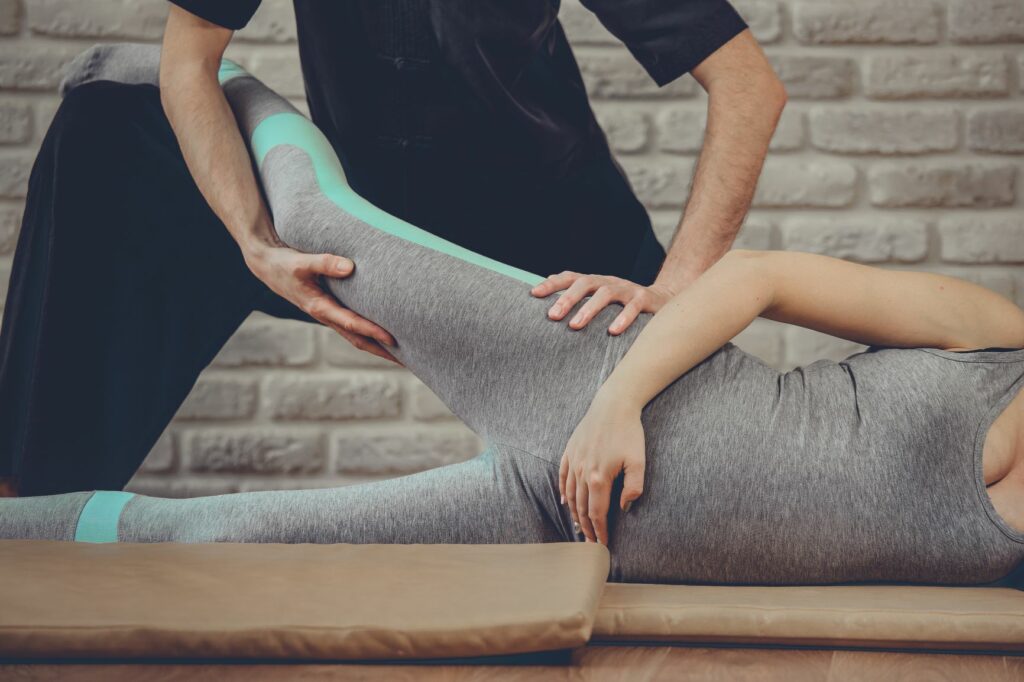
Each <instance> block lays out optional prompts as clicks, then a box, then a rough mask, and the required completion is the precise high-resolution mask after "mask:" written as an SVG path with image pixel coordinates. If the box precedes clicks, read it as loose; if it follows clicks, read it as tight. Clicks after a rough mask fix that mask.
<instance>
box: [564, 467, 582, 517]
mask: <svg viewBox="0 0 1024 682" xmlns="http://www.w3.org/2000/svg"><path fill="white" fill-rule="evenodd" d="M565 505H566V506H567V507H569V516H571V517H572V522H573V524H574V525H575V526H576V528H574V529H573V530H574V531H578V530H579V524H580V519H579V516H577V514H576V476H574V475H573V474H571V473H570V474H569V476H568V477H567V478H566V481H565Z"/></svg>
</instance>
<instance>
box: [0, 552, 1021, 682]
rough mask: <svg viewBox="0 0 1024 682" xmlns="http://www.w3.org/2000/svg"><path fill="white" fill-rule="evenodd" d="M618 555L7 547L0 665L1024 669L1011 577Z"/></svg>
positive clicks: (714, 675) (546, 671)
mask: <svg viewBox="0 0 1024 682" xmlns="http://www.w3.org/2000/svg"><path fill="white" fill-rule="evenodd" d="M608 565H609V555H608V551H607V549H606V548H605V547H604V546H602V545H597V544H591V543H552V544H541V545H279V544H227V543H224V544H195V545H185V544H173V543H158V544H119V543H109V544H107V543H82V542H79V543H75V542H51V541H41V540H8V541H0V679H4V680H6V679H62V680H63V679H97V680H117V679H131V680H137V679H189V680H191V679H218V680H223V679H229V680H230V679H239V680H242V679H245V680H279V679H281V680H285V679H287V680H292V679H360V680H378V679H379V680H396V679H415V680H435V679H436V680H463V679H465V680H470V679H488V680H491V679H496V680H506V679H508V680H522V679H551V680H662V679H665V680H668V679H671V680H679V679H740V678H742V679H759V680H787V681H788V680H804V679H806V680H837V679H865V680H886V679H893V680H896V679H900V680H902V679H907V678H908V677H917V678H919V679H955V680H962V679H983V680H1011V679H1012V680H1017V679H1024V657H1020V655H1021V653H1022V652H1024V592H1021V591H1018V590H1016V589H1012V588H1007V587H931V586H911V585H856V586H816V587H815V586H809V587H757V586H742V587H732V586H728V587H723V586H701V585H644V584H622V583H607V582H606V580H605V578H606V576H607V573H608Z"/></svg>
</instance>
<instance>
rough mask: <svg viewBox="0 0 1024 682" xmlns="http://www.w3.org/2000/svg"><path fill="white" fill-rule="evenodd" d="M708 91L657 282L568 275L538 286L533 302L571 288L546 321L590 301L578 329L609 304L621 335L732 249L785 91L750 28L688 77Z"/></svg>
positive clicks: (614, 330)
mask: <svg viewBox="0 0 1024 682" xmlns="http://www.w3.org/2000/svg"><path fill="white" fill-rule="evenodd" d="M691 73H692V74H693V77H694V78H695V79H696V80H697V81H698V82H699V83H700V84H701V86H702V87H703V88H704V89H705V90H707V92H708V122H707V131H706V134H705V139H704V145H703V148H702V150H701V154H700V157H699V159H698V161H697V167H696V170H695V173H694V178H693V183H692V187H691V190H690V197H689V200H688V201H687V204H686V208H685V211H684V214H683V218H682V221H681V222H680V225H679V227H678V229H677V231H676V234H675V236H674V237H673V239H672V243H671V245H670V247H669V250H668V254H667V256H666V258H665V262H664V264H663V265H662V269H661V271H660V273H659V274H658V277H657V280H656V281H655V283H654V284H653V285H652V286H650V287H643V286H640V285H638V284H636V283H634V282H629V281H627V280H624V279H621V278H618V277H609V276H604V275H582V274H580V273H575V272H563V273H560V274H558V275H553V276H551V277H549V278H548V279H546V280H545V281H544V282H542V283H541V284H539V285H538V286H537V287H535V288H534V290H533V293H534V295H536V296H547V295H549V294H551V293H554V292H556V291H559V290H562V289H566V291H565V293H564V294H563V295H562V296H561V297H560V298H559V299H558V301H556V302H555V304H554V305H553V306H552V308H551V310H550V311H549V313H548V316H549V317H550V318H551V319H553V320H561V319H563V318H564V317H565V316H566V314H568V312H569V311H570V310H572V309H573V307H574V306H576V304H577V303H579V301H580V300H582V299H583V298H584V297H585V296H588V295H589V296H591V298H590V300H589V301H587V302H586V303H585V304H584V305H583V306H582V307H581V308H580V310H579V311H578V312H577V314H576V315H574V316H573V318H572V320H571V321H570V323H569V326H570V327H572V328H573V329H581V328H583V327H584V326H586V325H587V324H588V323H589V322H590V320H592V319H593V317H594V316H595V315H596V314H597V313H598V312H599V311H600V310H601V309H603V308H604V307H605V306H607V305H608V304H609V303H615V302H618V303H622V304H623V305H624V308H623V311H622V314H620V315H619V316H618V317H616V319H615V320H614V321H613V322H612V325H611V327H610V328H609V331H610V332H611V333H612V334H621V333H622V332H623V331H625V330H626V329H627V328H628V327H629V325H630V324H632V323H633V321H634V320H635V319H636V317H637V315H638V314H639V313H641V312H657V311H658V310H659V309H660V308H661V306H663V305H664V304H665V303H666V302H667V301H668V300H669V299H670V298H671V297H672V296H673V295H675V294H676V293H678V292H679V291H681V290H682V289H684V288H685V287H686V286H687V285H689V284H690V283H691V282H693V281H694V280H695V279H696V278H697V277H698V276H699V275H700V274H701V273H702V272H704V271H705V270H707V269H708V268H709V267H710V266H711V265H712V264H713V263H714V262H715V261H717V260H718V259H719V258H721V257H722V255H723V254H724V253H725V252H726V251H728V250H729V248H730V247H731V246H732V243H733V240H734V239H735V237H736V233H737V231H738V230H739V228H740V225H741V224H742V222H743V218H744V217H745V216H746V214H747V211H748V210H749V208H750V202H751V200H752V198H753V195H754V189H755V187H756V186H757V178H758V176H759V175H760V173H761V167H762V165H763V164H764V158H765V155H766V154H767V152H768V143H769V142H770V141H771V138H772V135H773V134H774V132H775V127H776V125H777V124H778V120H779V116H780V115H781V113H782V109H783V107H784V106H785V103H786V92H785V88H784V87H783V85H782V82H781V81H780V80H779V78H778V76H777V75H776V74H775V71H774V70H773V69H772V67H771V64H770V63H769V62H768V59H767V58H766V57H765V55H764V52H763V51H762V50H761V47H760V46H759V45H758V44H757V41H756V40H755V39H754V37H753V35H752V34H751V33H750V31H749V29H748V30H744V31H741V32H740V33H738V34H737V35H736V36H735V37H733V38H732V39H731V40H729V41H728V42H726V43H725V44H724V45H722V47H720V48H719V49H718V50H716V51H715V52H713V53H712V54H711V55H710V56H709V57H707V58H706V59H704V60H703V61H702V62H700V64H698V65H697V66H696V67H694V69H693V70H692V71H691Z"/></svg>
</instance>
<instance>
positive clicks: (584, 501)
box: [576, 476, 596, 542]
mask: <svg viewBox="0 0 1024 682" xmlns="http://www.w3.org/2000/svg"><path fill="white" fill-rule="evenodd" d="M589 496H590V491H589V490H587V480H586V479H585V478H584V477H582V476H580V477H579V478H578V479H577V481H576V515H577V517H579V518H578V520H579V524H580V530H582V531H583V534H584V535H585V536H587V540H589V541H590V542H596V539H595V536H594V526H593V525H592V524H591V523H590V517H589V515H588V514H589V510H590V497H589Z"/></svg>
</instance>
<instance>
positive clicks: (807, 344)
mask: <svg viewBox="0 0 1024 682" xmlns="http://www.w3.org/2000/svg"><path fill="white" fill-rule="evenodd" d="M783 339H784V341H783V343H784V344H785V349H786V352H785V358H784V361H783V367H786V368H788V367H796V366H807V365H808V364H810V363H812V362H814V360H817V359H819V358H825V359H828V360H835V361H837V362H838V361H839V360H843V359H845V358H847V357H849V356H850V355H852V354H854V353H859V352H861V351H862V350H865V349H866V348H867V346H864V345H863V344H859V343H854V342H853V341H847V340H846V339H841V338H838V337H836V336H829V335H828V334H822V333H820V332H816V331H813V330H811V329H806V328H804V327H796V326H793V325H788V326H787V327H786V328H785V329H784V330H783Z"/></svg>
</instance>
